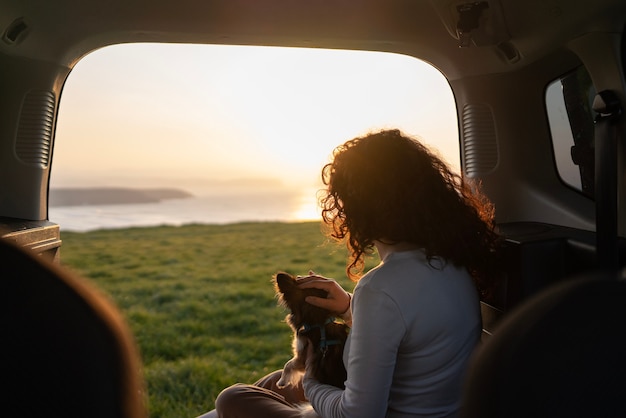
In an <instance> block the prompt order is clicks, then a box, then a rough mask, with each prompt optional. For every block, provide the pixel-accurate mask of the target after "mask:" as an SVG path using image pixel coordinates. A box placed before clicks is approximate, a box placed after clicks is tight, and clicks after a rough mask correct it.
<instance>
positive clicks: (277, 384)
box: [276, 374, 291, 389]
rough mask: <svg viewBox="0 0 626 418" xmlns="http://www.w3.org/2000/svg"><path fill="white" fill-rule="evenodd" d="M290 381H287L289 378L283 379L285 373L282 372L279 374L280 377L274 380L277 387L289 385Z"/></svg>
mask: <svg viewBox="0 0 626 418" xmlns="http://www.w3.org/2000/svg"><path fill="white" fill-rule="evenodd" d="M290 383H291V382H290V381H289V379H285V375H284V374H282V375H281V376H280V379H278V382H276V386H277V387H278V388H279V389H284V388H286V387H287V386H289V384H290Z"/></svg>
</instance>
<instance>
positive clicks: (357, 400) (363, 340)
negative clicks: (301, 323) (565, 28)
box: [304, 286, 406, 418]
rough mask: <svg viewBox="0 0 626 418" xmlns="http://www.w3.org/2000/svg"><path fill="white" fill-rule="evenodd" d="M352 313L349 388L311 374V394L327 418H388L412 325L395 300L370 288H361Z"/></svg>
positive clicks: (308, 388) (308, 392)
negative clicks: (403, 346) (406, 322)
mask: <svg viewBox="0 0 626 418" xmlns="http://www.w3.org/2000/svg"><path fill="white" fill-rule="evenodd" d="M352 314H353V327H352V329H351V331H350V336H349V343H348V345H347V346H346V349H347V350H348V353H347V364H346V369H347V372H348V379H347V381H346V388H345V390H340V389H337V388H335V387H333V386H330V385H323V384H320V383H319V382H317V381H315V380H313V379H311V378H309V377H308V376H306V375H305V380H304V389H305V394H306V396H307V398H308V399H309V401H310V402H311V404H312V405H313V407H314V408H315V410H316V411H318V413H319V414H320V415H321V416H323V417H324V418H347V417H359V418H370V417H371V418H373V417H384V416H385V415H386V413H387V404H388V399H389V393H390V390H391V384H392V380H393V374H394V370H395V365H396V357H397V353H398V347H399V346H400V342H401V340H402V338H403V336H404V334H405V329H406V327H405V326H404V322H403V320H402V316H401V314H400V310H399V309H398V307H397V306H396V304H395V302H394V301H393V300H392V299H391V298H390V297H389V296H388V295H386V294H385V293H384V292H381V291H378V290H375V289H371V288H369V287H367V286H365V287H361V288H360V287H359V286H357V289H356V290H355V293H354V297H353V302H352ZM344 358H346V356H344Z"/></svg>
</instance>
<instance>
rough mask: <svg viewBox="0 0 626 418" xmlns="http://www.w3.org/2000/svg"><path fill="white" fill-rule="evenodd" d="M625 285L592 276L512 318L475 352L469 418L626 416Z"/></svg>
mask: <svg viewBox="0 0 626 418" xmlns="http://www.w3.org/2000/svg"><path fill="white" fill-rule="evenodd" d="M625 393H626V282H625V281H624V280H621V279H619V278H618V277H616V276H615V275H613V274H593V275H590V276H589V277H581V278H578V279H574V280H571V281H567V282H565V283H561V284H558V285H555V286H554V287H551V288H549V289H547V290H545V291H544V292H541V293H540V294H539V295H537V296H535V297H533V298H531V299H529V300H528V301H527V302H525V303H523V304H522V305H521V306H519V307H518V308H517V309H515V310H514V311H512V312H511V313H510V314H508V316H507V317H505V318H504V319H503V321H502V322H501V324H500V325H499V326H498V327H497V328H496V331H495V333H494V335H493V336H492V337H491V338H490V339H489V340H487V341H486V342H485V343H484V344H483V345H482V346H481V347H479V348H478V349H477V351H476V353H475V356H474V358H473V359H472V362H471V364H470V368H469V370H468V375H467V380H466V385H465V390H464V398H463V408H462V411H463V412H462V416H463V417H465V418H478V417H480V418H491V417H494V418H495V417H499V418H508V417H583V416H584V417H600V416H601V417H624V416H626V396H625V395H624V394H625Z"/></svg>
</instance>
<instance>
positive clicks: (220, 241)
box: [61, 222, 374, 418]
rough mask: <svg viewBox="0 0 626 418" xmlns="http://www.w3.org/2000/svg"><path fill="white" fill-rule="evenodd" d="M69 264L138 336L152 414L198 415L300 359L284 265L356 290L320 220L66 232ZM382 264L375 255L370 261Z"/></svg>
mask: <svg viewBox="0 0 626 418" xmlns="http://www.w3.org/2000/svg"><path fill="white" fill-rule="evenodd" d="M61 238H62V240H63V246H62V251H61V262H62V264H64V265H65V266H67V267H69V268H71V269H73V270H75V271H77V272H79V273H80V274H81V275H82V276H84V277H86V278H88V279H91V280H92V281H93V282H94V283H95V284H96V285H97V286H98V287H99V288H100V289H102V290H103V291H104V292H106V293H108V294H109V295H110V296H111V297H112V299H113V300H114V301H115V303H116V304H117V305H118V306H119V308H120V309H121V311H122V312H123V313H124V315H125V316H126V318H127V321H128V322H129V324H130V327H131V329H132V331H133V333H134V334H135V338H136V340H137V343H138V346H139V349H140V352H141V356H142V360H143V364H144V376H145V380H146V382H147V390H148V406H149V411H150V417H151V418H173V417H177V418H182V417H195V416H197V415H199V414H200V413H202V412H204V411H206V410H208V409H211V408H212V407H213V403H214V400H215V397H216V396H217V395H218V393H219V392H220V390H222V389H223V388H224V387H226V386H229V385H231V384H233V383H235V382H253V381H254V380H256V379H257V378H259V377H261V376H262V375H264V374H266V373H268V372H270V371H272V370H275V369H278V368H280V367H282V365H283V364H284V363H285V362H286V361H287V360H288V359H289V358H290V354H291V353H290V350H291V348H290V347H291V343H290V340H291V333H290V329H289V327H288V326H287V325H286V324H285V323H284V322H283V319H284V316H285V312H284V311H283V310H282V309H281V308H279V307H277V305H276V299H275V296H274V290H273V288H272V285H271V277H272V275H273V274H275V273H276V272H277V271H281V270H282V271H287V272H290V273H293V274H305V273H306V272H307V271H308V270H314V271H316V272H318V273H320V274H323V275H325V276H327V277H334V278H336V279H337V280H338V281H339V282H340V283H341V284H342V285H343V286H344V288H346V289H347V290H352V288H353V287H354V284H353V283H351V282H350V281H349V280H348V279H347V278H346V275H345V265H346V257H347V252H346V249H345V247H344V246H343V244H335V243H332V242H329V241H328V239H327V238H326V237H325V236H324V234H323V233H322V231H321V226H320V224H319V223H317V222H303V223H241V224H232V225H187V226H181V227H166V226H162V227H150V228H129V229H121V230H102V231H93V232H87V233H74V232H63V233H62V236H61ZM372 263H374V260H370V263H369V264H368V265H371V264H372Z"/></svg>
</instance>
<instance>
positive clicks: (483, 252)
mask: <svg viewBox="0 0 626 418" xmlns="http://www.w3.org/2000/svg"><path fill="white" fill-rule="evenodd" d="M322 180H323V182H324V184H325V185H326V186H327V188H326V190H325V191H324V194H325V195H323V196H322V197H321V198H320V206H321V208H322V218H323V221H324V223H325V224H326V225H327V226H328V227H329V228H330V235H331V236H332V237H333V238H335V239H337V240H344V239H345V240H346V244H347V246H348V249H349V250H350V253H351V256H350V260H349V264H348V267H347V273H348V276H349V277H350V278H351V279H352V280H358V277H359V276H360V274H361V273H362V271H363V266H364V256H365V255H367V254H370V253H372V251H373V249H374V242H375V241H381V242H385V243H390V244H393V243H400V242H406V243H411V244H415V245H417V246H419V247H420V248H423V250H424V252H425V254H426V256H427V257H428V259H429V260H431V261H432V260H433V259H435V258H439V259H443V260H446V261H447V262H451V263H453V264H454V265H456V266H464V267H465V268H467V270H468V271H469V273H470V274H471V275H472V277H473V278H474V281H475V283H476V285H477V287H478V289H479V290H480V291H481V292H482V293H483V294H486V293H488V292H489V290H490V289H491V288H492V284H493V280H495V279H494V275H495V271H496V262H495V259H496V257H497V248H498V247H499V245H500V242H501V239H500V236H499V235H498V234H497V232H496V231H495V220H494V208H493V205H492V204H491V203H490V202H489V201H488V200H487V199H486V198H485V197H484V196H483V195H482V194H481V193H480V191H479V187H478V185H477V184H474V183H472V182H469V181H463V179H462V178H461V177H460V176H459V175H457V174H455V173H454V172H452V171H451V170H450V169H449V168H448V166H447V165H446V163H445V162H444V161H442V160H441V159H440V158H439V157H437V156H436V155H435V154H434V153H433V152H431V151H429V150H428V149H427V148H426V147H425V146H424V145H422V144H421V143H420V142H418V141H417V140H415V139H413V138H410V137H407V136H405V135H403V134H402V133H401V132H400V131H399V130H383V131H380V132H376V133H371V134H369V135H366V136H363V137H358V138H354V139H352V140H350V141H347V142H346V143H344V144H343V145H340V146H339V147H337V148H335V150H334V151H333V160H332V162H331V163H329V164H327V165H325V166H324V167H323V169H322Z"/></svg>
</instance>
